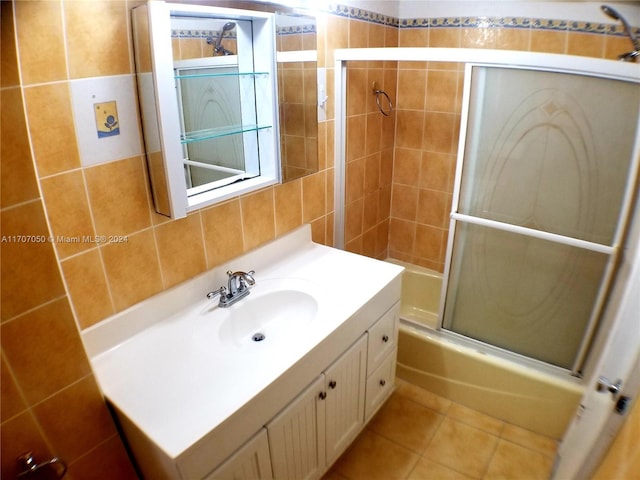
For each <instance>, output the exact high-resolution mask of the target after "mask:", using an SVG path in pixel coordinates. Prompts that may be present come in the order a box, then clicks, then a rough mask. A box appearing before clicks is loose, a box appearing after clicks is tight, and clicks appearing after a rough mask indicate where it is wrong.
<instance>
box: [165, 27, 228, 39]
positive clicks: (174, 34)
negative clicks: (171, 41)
mask: <svg viewBox="0 0 640 480" xmlns="http://www.w3.org/2000/svg"><path fill="white" fill-rule="evenodd" d="M219 34H220V31H219V30H184V29H172V30H171V38H207V37H213V38H216V37H217V36H218V35H219ZM225 38H229V34H226V35H225Z"/></svg>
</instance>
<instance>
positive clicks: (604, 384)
mask: <svg viewBox="0 0 640 480" xmlns="http://www.w3.org/2000/svg"><path fill="white" fill-rule="evenodd" d="M596 388H597V389H598V391H599V392H609V393H611V396H612V397H613V399H614V400H615V398H616V397H617V396H618V394H619V393H620V390H622V380H620V379H618V380H616V383H613V382H611V380H609V379H608V378H607V377H600V378H598V384H597V387H596Z"/></svg>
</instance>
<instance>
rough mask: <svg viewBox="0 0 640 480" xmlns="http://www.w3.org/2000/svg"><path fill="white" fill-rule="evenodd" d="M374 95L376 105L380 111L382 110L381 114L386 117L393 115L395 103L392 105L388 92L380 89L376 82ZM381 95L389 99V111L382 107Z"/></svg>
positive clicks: (374, 83)
mask: <svg viewBox="0 0 640 480" xmlns="http://www.w3.org/2000/svg"><path fill="white" fill-rule="evenodd" d="M373 94H374V95H375V96H376V105H378V110H380V113H382V114H383V115H384V116H385V117H388V116H389V115H391V112H393V103H391V98H389V95H388V94H387V92H385V91H384V90H381V89H379V88H378V84H377V83H376V82H373ZM381 95H384V97H385V98H386V99H387V109H385V108H383V107H382V105H380V96H381Z"/></svg>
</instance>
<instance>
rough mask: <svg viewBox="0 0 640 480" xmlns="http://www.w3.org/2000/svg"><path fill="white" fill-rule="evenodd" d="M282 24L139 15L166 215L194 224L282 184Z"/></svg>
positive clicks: (158, 191)
mask: <svg viewBox="0 0 640 480" xmlns="http://www.w3.org/2000/svg"><path fill="white" fill-rule="evenodd" d="M273 17H274V16H273V14H269V13H263V12H253V11H243V10H235V9H223V8H217V7H203V6H198V5H182V4H168V3H164V2H158V1H153V2H149V3H147V4H145V5H141V6H139V7H136V8H134V9H133V13H132V20H133V21H132V24H133V33H134V35H133V36H134V47H135V56H136V70H137V77H138V90H139V97H140V107H141V108H140V109H141V113H142V117H143V130H144V136H145V144H146V150H147V159H148V164H149V173H150V175H149V176H150V179H151V183H152V190H153V195H154V202H155V206H156V210H157V211H158V212H159V213H162V214H164V215H167V216H170V217H172V218H180V217H184V216H185V215H186V214H187V212H189V211H191V210H194V209H196V208H200V207H202V206H206V205H211V204H213V203H216V202H219V201H222V200H225V199H227V198H231V197H233V196H237V195H241V194H243V193H247V192H250V191H252V190H256V189H258V188H262V187H265V186H267V185H272V184H274V183H277V182H278V181H279V180H280V168H279V158H280V155H279V140H278V131H279V129H278V116H277V114H276V112H277V101H276V99H277V90H276V73H275V22H274V18H273Z"/></svg>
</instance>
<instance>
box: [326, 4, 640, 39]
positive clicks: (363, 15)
mask: <svg viewBox="0 0 640 480" xmlns="http://www.w3.org/2000/svg"><path fill="white" fill-rule="evenodd" d="M327 12H328V13H330V14H332V15H337V16H340V17H345V18H351V19H355V20H363V21H365V22H372V23H378V24H382V25H389V26H394V27H399V28H457V27H464V28H473V27H476V28H492V27H501V28H521V29H528V28H535V29H539V30H551V31H563V30H570V31H571V32H579V33H593V34H607V35H615V36H626V35H627V33H626V32H625V31H624V28H623V26H622V25H619V24H608V23H595V22H578V21H572V20H561V19H546V18H523V17H484V16H480V17H439V18H428V17H427V18H402V19H399V18H395V17H390V16H387V15H383V14H380V13H375V12H371V11H368V10H364V9H361V8H355V7H349V6H345V5H340V4H330V5H329V7H328V9H327ZM632 30H633V33H634V35H636V36H640V27H632Z"/></svg>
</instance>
